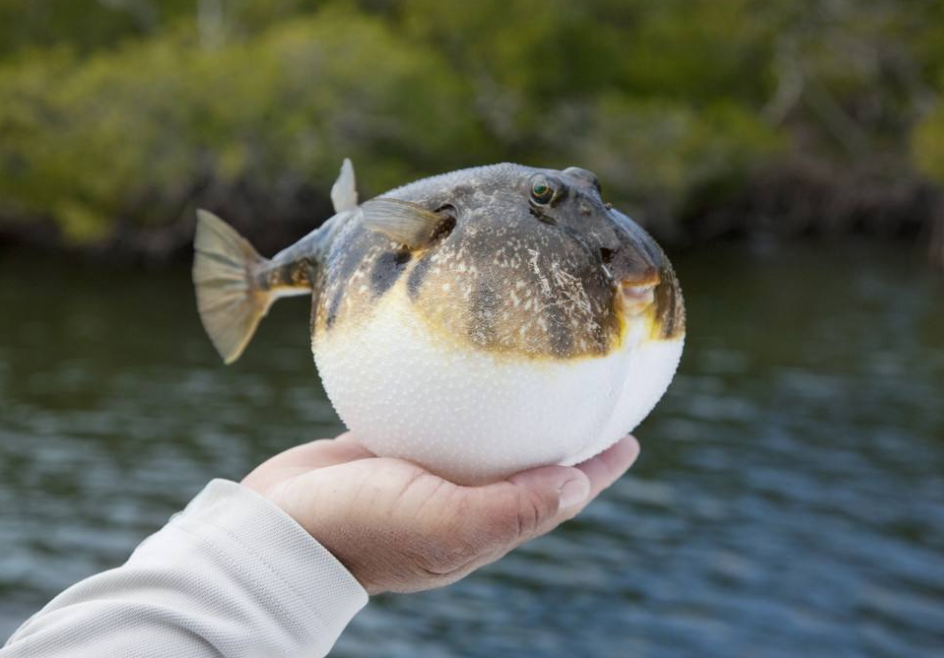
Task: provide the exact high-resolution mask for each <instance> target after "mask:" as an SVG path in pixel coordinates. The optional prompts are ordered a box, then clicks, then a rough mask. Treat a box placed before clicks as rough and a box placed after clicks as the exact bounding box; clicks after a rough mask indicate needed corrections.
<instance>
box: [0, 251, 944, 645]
mask: <svg viewBox="0 0 944 658" xmlns="http://www.w3.org/2000/svg"><path fill="white" fill-rule="evenodd" d="M678 261H679V262H678V270H679V271H680V275H681V278H682V282H683V285H684V288H685V291H686V293H687V297H688V301H689V309H690V337H689V343H688V348H687V352H686V355H685V357H684V359H683V365H682V369H681V373H680V375H679V377H678V378H677V379H676V381H675V383H674V385H673V387H672V389H671V392H670V394H669V395H668V397H667V398H666V400H665V401H664V402H663V403H662V404H661V405H660V406H659V408H658V410H657V411H656V413H655V414H654V415H653V416H652V417H651V418H650V419H649V420H647V421H646V423H645V424H644V425H643V426H642V427H641V428H640V429H639V430H638V432H637V433H638V435H639V436H640V439H641V440H642V442H643V456H642V458H641V460H640V462H639V464H638V466H637V467H636V468H635V469H634V470H633V472H632V474H631V475H630V476H628V477H626V478H624V479H623V480H621V481H620V482H619V483H618V485H617V486H615V487H614V488H613V489H612V490H611V491H610V492H608V494H607V495H606V496H605V498H604V499H602V500H600V501H599V502H597V503H596V504H595V505H594V506H593V507H592V508H591V509H590V510H589V511H588V512H587V513H586V514H585V515H583V516H582V517H581V518H580V519H579V520H577V521H575V522H572V523H570V524H569V525H568V526H566V527H565V528H563V529H561V530H560V531H558V532H556V533H555V534H553V535H552V536H550V537H547V538H544V539H542V540H540V541H538V542H535V543H534V544H533V545H530V546H528V547H527V548H525V549H524V550H521V551H519V552H518V553H516V554H514V555H512V556H510V557H509V558H507V559H505V560H504V561H502V562H500V563H498V564H496V565H493V566H492V567H490V568H488V569H486V570H484V571H483V572H481V573H479V574H477V575H476V576H474V577H472V578H469V579H467V580H466V581H465V582H463V583H460V584H459V585H457V586H454V587H452V588H449V589H445V590H440V591H436V592H430V593H426V594H422V595H415V596H409V597H391V598H380V599H378V600H376V601H374V602H372V604H371V605H370V606H369V608H368V609H367V610H366V611H365V612H363V613H362V614H361V615H360V616H359V617H358V618H357V619H356V620H355V622H354V623H353V624H352V626H351V627H350V628H349V629H348V632H347V633H346V634H345V636H344V637H343V638H342V640H341V642H340V643H339V645H338V647H337V650H336V654H337V655H340V656H417V655H422V656H494V655H515V656H532V655H533V656H571V655H578V656H725V657H727V656H797V655H801V654H803V653H806V654H809V655H816V656H834V657H843V656H895V657H900V656H924V655H933V654H934V653H935V652H938V651H941V650H942V647H944V405H942V401H944V282H942V280H941V278H940V277H938V276H936V275H933V274H932V273H930V272H928V271H927V269H926V267H925V266H924V264H923V262H922V259H921V257H920V256H919V255H916V254H914V253H911V252H906V251H899V250H897V248H887V249H881V248H875V247H872V248H868V249H864V248H862V249H860V248H845V249H841V250H840V249H837V248H824V247H812V248H804V249H789V250H772V251H767V252H764V253H754V254H751V253H748V252H747V251H746V250H743V249H740V250H738V249H734V248H725V249H714V250H712V251H711V253H703V254H699V255H690V256H687V257H683V258H680V259H678ZM307 313H308V310H307V306H306V304H305V303H304V302H300V301H294V302H283V303H282V304H280V305H279V307H277V308H276V309H275V310H274V311H273V313H272V314H271V315H270V318H269V319H268V320H267V321H266V322H265V323H264V325H263V328H262V330H261V334H260V336H259V337H258V338H257V339H256V341H255V342H254V343H253V345H252V347H251V348H250V350H249V352H248V353H247V355H246V356H245V357H244V358H243V360H242V361H240V362H239V364H238V365H236V366H235V367H232V368H223V367H222V366H221V365H219V363H218V361H217V359H216V357H215V355H214V354H213V353H212V352H211V349H210V347H209V344H208V342H207V340H206V339H205V338H204V336H203V332H202V329H201V328H200V326H199V324H198V321H197V318H196V314H195V312H194V310H193V301H192V298H191V292H190V286H189V283H188V278H187V272H186V270H185V269H180V270H174V271H172V272H167V271H161V272H154V273H148V272H128V271H125V270H122V269H102V268H92V267H89V266H83V265H79V264H76V263H70V262H65V263H62V262H58V263H57V261H56V260H54V259H52V258H49V257H39V256H35V255H31V256H29V257H26V256H24V255H15V254H13V253H11V252H5V253H2V254H0V547H2V551H0V636H2V637H6V636H7V635H8V634H9V633H10V632H12V630H13V629H14V628H15V627H16V625H18V624H19V623H20V622H21V621H22V620H23V619H24V618H25V617H26V616H28V615H29V614H30V613H31V612H32V611H34V610H35V609H36V608H38V607H39V606H41V605H42V604H43V603H44V602H45V601H46V600H47V599H49V598H50V597H51V596H53V595H54V594H55V593H56V592H58V591H59V590H60V589H62V588H63V587H65V586H67V585H68V584H70V583H72V582H73V581H75V580H77V579H79V578H82V577H83V576H86V575H88V574H90V573H92V572H95V571H97V570H101V569H104V568H107V567H110V566H114V565H116V564H119V563H120V562H121V561H122V560H123V559H124V558H125V557H126V556H127V554H128V553H129V552H130V550H131V549H132V547H133V546H134V545H135V544H137V543H138V542H139V541H140V540H141V539H142V538H143V537H144V536H145V535H146V534H148V533H149V532H152V531H153V530H154V529H156V528H157V527H159V526H160V525H161V524H162V523H163V522H164V521H165V520H166V518H167V517H168V516H169V515H170V514H171V513H173V512H174V511H176V510H177V509H179V508H180V507H182V506H183V505H184V504H185V503H186V501H187V500H188V499H189V498H190V497H191V496H193V495H194V494H195V493H196V492H197V491H198V490H199V489H200V488H201V487H202V486H203V484H204V483H205V482H206V481H207V480H208V479H209V478H211V477H214V476H219V477H229V478H238V477H240V476H241V475H242V474H243V473H245V472H246V471H247V470H248V469H249V468H250V467H251V466H252V465H254V464H255V463H257V462H259V461H261V460H262V459H264V458H265V457H266V456H268V455H270V454H272V453H274V452H276V451H279V450H281V449H284V448H286V447H288V446H290V445H293V444H294V443H297V442H299V441H301V440H304V439H308V438H312V437H316V436H325V435H331V434H333V433H335V432H337V431H339V430H340V427H339V425H338V423H337V420H336V418H335V416H334V414H333V412H332V410H331V407H330V405H329V404H328V403H327V402H326V401H325V399H324V394H323V391H322V390H321V388H320V386H319V384H318V383H317V379H316V377H315V373H314V367H313V365H312V363H311V358H310V352H309V348H308V345H307V337H306V326H307ZM937 655H940V654H937Z"/></svg>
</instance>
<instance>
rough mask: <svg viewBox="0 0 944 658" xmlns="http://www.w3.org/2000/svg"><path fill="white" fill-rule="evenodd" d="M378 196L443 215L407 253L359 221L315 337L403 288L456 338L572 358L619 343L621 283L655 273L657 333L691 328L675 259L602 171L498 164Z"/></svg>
mask: <svg viewBox="0 0 944 658" xmlns="http://www.w3.org/2000/svg"><path fill="white" fill-rule="evenodd" d="M536 176H543V177H545V178H546V179H547V180H549V181H551V183H552V184H553V185H554V186H555V188H556V194H557V198H556V199H555V201H554V203H553V204H545V205H538V204H535V203H534V202H533V200H532V198H531V188H532V184H533V181H534V179H535V177H536ZM381 198H390V199H396V200H401V201H406V202H409V203H411V204H415V205H417V206H419V207H421V208H424V209H427V210H430V211H433V212H437V211H438V212H439V213H440V214H442V216H443V218H444V219H443V223H442V225H441V226H440V227H439V232H438V234H435V235H434V236H433V237H432V239H431V240H430V241H429V243H428V244H426V245H424V247H423V248H420V249H412V250H411V249H409V248H407V247H405V246H404V245H402V244H398V243H397V242H396V241H395V240H391V239H390V238H389V237H387V236H386V235H383V234H381V233H378V232H376V231H373V230H371V229H370V228H368V227H366V226H365V225H364V223H363V222H361V221H359V218H358V217H356V216H354V217H352V218H351V219H350V220H349V221H348V223H347V225H346V226H345V227H344V228H342V229H341V230H340V231H339V232H338V235H337V237H336V239H335V240H334V243H333V244H332V245H331V248H330V250H329V251H328V253H327V254H326V258H325V260H324V263H323V265H322V267H323V270H324V273H323V284H324V287H323V289H322V290H319V291H316V293H315V298H316V300H315V306H314V310H315V313H314V321H313V325H312V326H313V340H315V341H317V340H318V336H319V335H324V334H327V333H328V332H335V331H344V330H345V327H348V328H350V327H352V326H355V325H356V324H357V323H359V322H364V321H367V320H368V319H369V318H370V317H371V314H372V313H373V312H374V310H375V309H376V308H377V306H378V302H379V301H380V300H381V299H382V298H383V297H384V295H387V294H389V293H390V291H391V290H392V289H393V288H394V287H395V286H404V287H405V289H406V291H407V297H408V299H409V300H410V302H411V304H412V306H413V311H414V312H415V314H416V317H417V320H418V321H421V322H423V323H424V324H425V325H426V326H427V328H428V329H429V330H430V331H432V332H435V333H438V334H441V335H442V336H443V337H446V338H448V339H449V340H452V341H455V342H456V343H457V344H466V345H468V346H471V347H474V348H476V349H480V350H485V351H489V352H493V353H496V354H502V355H505V356H508V357H512V358H515V357H517V358H529V359H542V358H544V359H573V358H586V357H595V356H602V355H605V354H607V353H609V352H610V351H611V350H614V349H617V348H619V346H620V344H621V341H622V338H623V335H624V333H625V327H626V323H627V321H629V318H627V317H626V313H625V312H624V309H623V308H622V305H621V303H620V298H619V295H618V294H617V287H618V284H619V282H620V281H625V280H630V281H632V280H642V279H645V278H646V277H650V278H651V277H653V276H655V277H658V278H659V279H660V282H659V284H658V285H657V286H656V292H655V301H656V303H655V304H654V305H653V306H652V307H651V308H650V309H647V312H646V321H647V322H649V323H650V324H651V325H652V333H653V337H654V338H659V339H665V340H671V339H675V338H677V337H678V336H680V335H682V334H683V333H684V325H685V319H684V310H683V305H682V303H681V293H680V291H679V289H678V282H677V280H676V278H675V275H674V273H673V271H672V268H671V264H670V263H669V261H668V259H667V258H666V257H665V256H664V254H663V253H662V250H661V249H660V248H659V247H658V245H656V243H655V242H654V241H653V240H652V239H651V238H650V237H649V236H648V235H647V234H645V233H644V232H643V231H642V229H640V228H639V227H638V226H635V225H633V227H634V228H633V232H630V231H628V230H627V229H626V228H625V225H626V223H627V222H630V220H629V219H628V218H626V217H625V216H621V215H620V214H619V213H617V212H616V211H614V210H613V209H612V208H610V207H608V205H607V204H606V203H604V202H603V200H602V199H601V197H600V192H599V185H598V183H597V182H596V179H595V177H594V176H593V175H592V174H590V173H589V172H586V171H584V170H577V169H574V168H571V169H567V170H564V171H554V170H546V169H533V168H529V167H523V166H521V165H515V164H499V165H492V166H487V167H479V168H475V169H468V170H461V171H457V172H452V173H450V174H445V175H442V176H436V177H433V178H429V179H425V180H422V181H418V182H416V183H413V184H410V185H407V186H404V187H401V188H398V189H395V190H392V191H390V192H387V193H386V194H384V195H382V196H381Z"/></svg>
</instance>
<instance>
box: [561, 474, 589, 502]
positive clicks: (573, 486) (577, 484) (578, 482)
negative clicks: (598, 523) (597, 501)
mask: <svg viewBox="0 0 944 658" xmlns="http://www.w3.org/2000/svg"><path fill="white" fill-rule="evenodd" d="M589 495H590V481H589V480H588V479H587V478H585V477H577V478H574V479H572V480H567V482H565V483H564V484H563V486H562V487H561V488H560V508H561V509H567V508H568V507H573V506H574V505H579V504H580V503H582V502H584V501H585V500H587V497H588V496H589Z"/></svg>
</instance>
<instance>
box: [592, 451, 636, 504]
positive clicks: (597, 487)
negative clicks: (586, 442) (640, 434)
mask: <svg viewBox="0 0 944 658" xmlns="http://www.w3.org/2000/svg"><path fill="white" fill-rule="evenodd" d="M638 457H639V441H637V440H636V437H634V436H632V435H629V436H626V437H624V438H622V439H620V440H619V441H618V442H616V443H615V444H613V445H612V446H611V447H610V448H608V449H607V450H604V451H603V452H601V453H600V454H599V455H597V456H596V457H593V458H591V459H588V460H587V461H585V462H583V463H581V464H577V468H578V469H579V470H581V471H583V472H584V474H585V475H586V476H587V478H588V479H589V480H590V496H589V497H588V501H587V502H589V501H591V500H593V499H594V498H596V497H597V496H598V495H599V494H600V492H601V491H603V490H604V489H606V488H607V487H609V486H610V485H611V484H613V483H614V482H616V481H617V480H618V479H619V478H620V477H622V476H623V474H625V473H626V471H627V470H629V467H630V466H632V465H633V464H634V463H635V462H636V459H637V458H638Z"/></svg>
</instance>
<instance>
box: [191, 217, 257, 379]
mask: <svg viewBox="0 0 944 658" xmlns="http://www.w3.org/2000/svg"><path fill="white" fill-rule="evenodd" d="M193 246H194V250H195V252H196V254H195V256H194V261H193V285H194V287H195V288H196V289H197V309H198V310H199V312H200V320H201V321H202V322H203V327H204V329H206V332H207V334H209V336H210V340H211V341H213V346H214V347H216V351H217V352H219V353H220V356H221V357H223V362H224V363H227V364H229V363H232V362H233V361H235V360H236V359H238V358H239V356H240V355H241V354H242V353H243V350H244V349H246V345H247V344H248V343H249V340H250V339H251V338H252V335H253V334H254V333H255V331H256V327H257V326H259V321H260V320H261V319H262V318H263V317H265V314H266V312H267V311H268V310H269V306H270V305H271V304H272V301H273V299H274V296H273V295H272V294H271V293H270V291H268V290H265V289H264V288H262V287H260V285H259V283H258V282H257V281H256V279H255V274H256V272H258V271H259V269H260V268H261V267H264V266H265V265H266V264H267V263H268V262H269V261H267V260H266V259H265V258H263V257H262V256H260V255H259V254H258V253H257V252H256V250H255V249H253V247H252V245H251V244H249V242H248V241H246V239H245V238H243V237H242V236H241V235H239V233H237V232H236V231H235V230H234V229H233V228H232V227H231V226H229V225H228V224H226V222H224V221H223V220H222V219H220V218H219V217H217V216H216V215H214V214H212V213H209V212H207V211H205V210H198V211H197V235H196V237H195V238H194V242H193Z"/></svg>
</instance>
